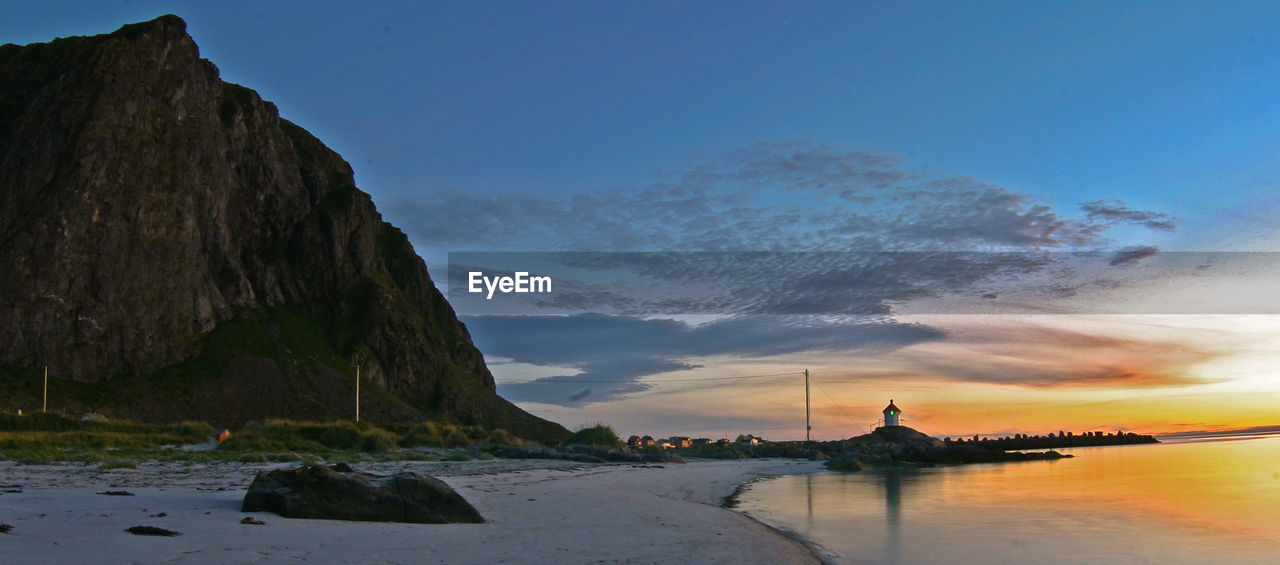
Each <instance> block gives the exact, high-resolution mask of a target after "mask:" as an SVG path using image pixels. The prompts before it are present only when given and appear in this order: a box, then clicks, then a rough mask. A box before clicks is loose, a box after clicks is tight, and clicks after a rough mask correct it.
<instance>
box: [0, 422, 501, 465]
mask: <svg viewBox="0 0 1280 565" xmlns="http://www.w3.org/2000/svg"><path fill="white" fill-rule="evenodd" d="M215 433H216V431H215V430H214V428H213V427H212V426H210V425H209V424H207V423H204V422H182V423H177V424H143V423H135V422H120V421H78V420H72V419H70V418H66V417H63V416H60V415H57V414H30V415H24V416H16V415H13V414H0V460H12V461H19V462H22V463H28V464H38V463H51V462H65V461H77V462H83V463H90V464H98V465H99V468H102V469H108V468H117V469H119V468H134V467H136V466H137V464H138V462H139V461H146V460H153V459H154V460H161V461H172V460H194V461H201V460H224V461H233V460H234V461H245V462H264V461H305V460H315V459H327V460H337V459H362V458H375V459H419V460H430V459H436V458H440V457H445V458H452V459H455V460H456V459H468V458H470V457H472V456H487V453H488V452H490V451H493V450H497V449H501V448H504V447H509V446H511V445H519V444H522V443H523V442H522V441H521V440H520V439H518V438H516V437H514V436H512V435H511V434H510V433H508V432H507V431H506V430H501V429H499V430H486V429H484V428H482V427H479V426H459V425H456V424H451V423H437V422H424V423H419V424H398V425H389V426H385V427H379V426H375V425H372V424H369V423H365V422H361V423H355V422H351V421H337V422H295V421H290V420H266V421H258V422H251V423H249V424H248V425H247V426H245V427H244V429H242V430H238V431H235V432H233V433H232V434H231V437H230V438H229V439H227V440H226V441H224V442H222V443H220V444H217V447H216V448H214V449H209V450H183V449H182V446H184V445H185V446H190V445H196V444H208V443H209V442H211V441H212V440H213V437H214V434H215ZM425 448H431V449H425ZM459 448H465V450H461V451H459V450H458V449H459ZM444 449H453V450H455V451H453V452H445V451H443V450H444ZM433 450H434V451H433Z"/></svg>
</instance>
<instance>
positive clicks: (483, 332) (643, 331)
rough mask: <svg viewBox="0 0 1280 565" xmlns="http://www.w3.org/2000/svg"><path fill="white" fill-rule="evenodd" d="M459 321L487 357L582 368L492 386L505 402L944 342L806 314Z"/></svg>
mask: <svg viewBox="0 0 1280 565" xmlns="http://www.w3.org/2000/svg"><path fill="white" fill-rule="evenodd" d="M463 321H464V322H465V323H466V324H467V328H468V330H469V331H470V332H471V335H472V338H473V339H474V340H475V342H476V344H477V345H478V346H479V347H480V348H481V349H482V350H483V351H485V352H486V353H487V354H489V355H495V356H501V357H506V358H511V359H516V360H517V361H519V362H522V363H531V364H536V365H554V366H565V367H574V368H575V369H578V370H581V371H582V372H581V373H579V374H577V375H573V376H567V375H566V376H553V377H546V378H541V379H537V380H533V381H527V382H521V383H511V384H500V385H499V387H500V392H501V393H502V394H503V396H504V397H507V398H509V399H511V400H515V401H536V402H543V403H549V404H560V405H573V404H580V403H584V402H604V401H609V400H613V399H616V398H618V397H620V396H622V395H625V394H629V393H634V392H640V391H644V390H648V389H649V385H646V384H644V383H643V382H641V379H642V378H643V377H645V376H649V375H655V374H660V373H668V372H674V371H687V370H690V369H694V368H698V366H699V365H697V364H696V363H695V362H693V361H691V360H695V359H699V358H705V357H713V356H731V357H737V358H765V357H771V356H777V355H786V354H795V353H809V352H814V353H816V352H834V351H844V352H847V351H854V350H856V351H862V352H864V353H867V354H878V353H883V352H888V351H894V350H897V349H900V348H902V347H906V346H909V345H912V344H917V343H923V342H928V341H934V340H939V339H942V338H943V337H944V336H945V333H944V332H942V331H940V330H937V329H935V328H931V327H928V326H924V325H920V324H904V323H899V322H893V321H888V320H877V319H868V318H844V319H826V320H823V319H818V318H816V317H812V316H796V317H787V316H741V317H732V318H724V319H720V320H716V321H712V322H709V323H705V324H700V325H691V324H688V323H685V322H681V321H677V320H670V319H641V318H634V317H624V316H602V315H579V316H476V317H465V318H463ZM584 391H588V393H587V394H583V392H584Z"/></svg>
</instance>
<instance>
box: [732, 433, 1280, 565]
mask: <svg viewBox="0 0 1280 565" xmlns="http://www.w3.org/2000/svg"><path fill="white" fill-rule="evenodd" d="M1074 454H1075V455H1076V457H1074V458H1071V459H1064V460H1059V461H1033V462H1024V463H1007V464H989V465H964V466H949V467H948V466H944V467H936V468H923V469H916V468H894V469H877V470H868V471H863V472H861V473H853V474H838V473H819V474H817V475H810V476H804V477H784V478H781V479H778V480H775V481H771V482H765V483H761V484H759V485H757V486H755V487H753V488H751V489H750V490H749V491H748V492H747V493H746V494H744V496H743V497H742V506H741V508H742V509H743V510H745V511H747V512H749V513H751V514H753V515H756V516H757V517H759V518H761V519H763V520H765V521H766V522H770V523H773V524H775V525H778V526H781V527H783V528H786V529H789V530H793V531H795V532H797V533H799V534H801V535H803V536H806V537H808V538H810V539H812V540H814V541H816V542H818V543H819V544H821V545H823V546H826V547H828V548H829V549H831V550H832V551H835V552H836V553H838V554H840V555H841V556H842V557H844V558H847V559H854V560H857V561H859V562H862V561H869V562H885V563H917V562H948V563H984V564H986V563H1020V562H1036V563H1081V562H1118V563H1127V562H1157V563H1205V562H1218V561H1221V560H1224V559H1234V560H1237V561H1244V562H1276V561H1274V559H1276V557H1277V556H1280V530H1278V529H1277V528H1276V527H1275V526H1274V522H1275V519H1276V517H1277V516H1280V437H1267V438H1251V439H1248V440H1245V441H1222V440H1217V441H1202V442H1180V443H1166V444H1158V445H1139V446H1122V447H1105V448H1086V449H1076V450H1074Z"/></svg>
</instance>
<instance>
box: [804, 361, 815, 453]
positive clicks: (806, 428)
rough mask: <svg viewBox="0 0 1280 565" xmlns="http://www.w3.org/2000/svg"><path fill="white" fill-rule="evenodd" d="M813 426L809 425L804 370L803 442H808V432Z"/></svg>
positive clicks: (806, 370)
mask: <svg viewBox="0 0 1280 565" xmlns="http://www.w3.org/2000/svg"><path fill="white" fill-rule="evenodd" d="M812 429H813V426H811V425H809V370H808V369H805V370H804V440H805V441H806V442H808V441H809V430H812Z"/></svg>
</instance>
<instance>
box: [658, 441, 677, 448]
mask: <svg viewBox="0 0 1280 565" xmlns="http://www.w3.org/2000/svg"><path fill="white" fill-rule="evenodd" d="M658 447H660V448H662V449H671V448H673V447H675V446H674V445H671V442H669V441H667V440H665V439H664V440H662V441H660V442H658Z"/></svg>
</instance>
